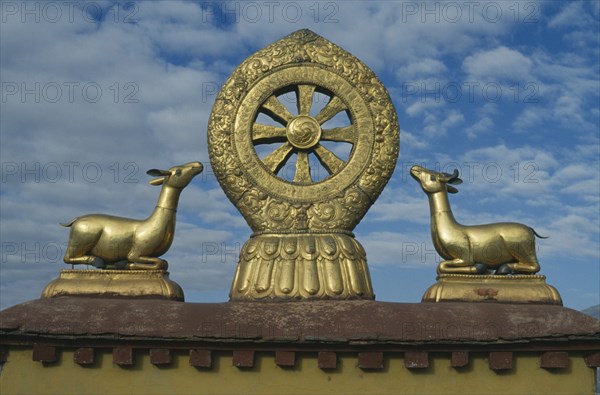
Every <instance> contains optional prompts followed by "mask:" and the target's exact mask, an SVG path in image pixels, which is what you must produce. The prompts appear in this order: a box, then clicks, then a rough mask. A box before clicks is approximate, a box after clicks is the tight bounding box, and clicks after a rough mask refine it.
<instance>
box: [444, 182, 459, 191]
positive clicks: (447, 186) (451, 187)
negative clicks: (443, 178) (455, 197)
mask: <svg viewBox="0 0 600 395" xmlns="http://www.w3.org/2000/svg"><path fill="white" fill-rule="evenodd" d="M446 189H447V190H448V192H450V193H458V189H456V188H454V187H453V186H452V185H448V184H446Z"/></svg>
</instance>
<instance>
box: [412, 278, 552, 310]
mask: <svg viewBox="0 0 600 395" xmlns="http://www.w3.org/2000/svg"><path fill="white" fill-rule="evenodd" d="M437 280H438V282H437V283H435V284H434V285H432V286H431V287H429V289H427V291H426V292H425V295H423V299H422V302H433V303H437V302H498V303H538V304H556V305H560V306H562V299H561V297H560V294H559V293H558V291H557V290H556V288H554V287H553V286H551V285H548V284H546V276H542V275H512V276H508V275H471V274H441V275H439V276H438V277H437Z"/></svg>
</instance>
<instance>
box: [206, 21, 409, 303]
mask: <svg viewBox="0 0 600 395" xmlns="http://www.w3.org/2000/svg"><path fill="white" fill-rule="evenodd" d="M208 143H209V153H210V160H211V164H212V167H213V171H214V173H215V175H216V176H217V179H218V180H219V183H220V184H221V187H222V188H223V190H224V191H225V193H226V195H227V196H228V197H229V199H230V200H231V202H232V203H233V204H234V205H235V206H236V207H237V208H238V210H239V211H240V212H241V213H242V215H243V216H244V218H245V219H246V221H247V222H248V224H249V225H250V227H251V228H252V230H253V231H254V234H253V236H252V238H251V240H250V241H249V242H248V243H246V245H245V246H244V248H243V250H242V253H241V257H240V263H239V266H238V273H237V274H236V279H235V280H234V285H233V287H232V295H231V297H232V299H247V298H250V299H256V298H266V297H269V298H281V297H284V298H290V297H296V298H308V297H336V298H352V297H360V298H373V294H372V290H371V285H370V279H369V276H368V268H367V266H366V258H365V257H364V256H365V254H364V251H363V250H362V247H361V246H360V244H359V243H358V242H357V241H356V240H355V239H354V236H353V235H352V233H351V231H352V230H353V229H354V227H355V226H356V225H357V224H358V223H359V222H360V220H361V219H362V217H363V216H364V215H365V213H366V212H367V210H368V209H369V207H370V206H371V205H372V204H373V203H374V202H375V199H376V198H377V197H378V196H379V194H380V193H381V191H382V190H383V188H384V186H385V184H386V183H387V181H388V180H389V178H390V177H391V175H392V172H393V170H394V168H395V165H396V161H397V158H398V150H399V128H398V122H397V118H396V112H395V110H394V107H393V105H392V102H391V100H390V98H389V95H388V93H387V91H386V89H385V87H384V86H383V84H382V83H381V81H379V79H378V78H377V77H376V76H375V74H374V73H373V72H372V71H371V70H370V69H369V68H368V67H367V66H365V65H364V64H363V63H362V62H361V61H359V60H358V59H357V58H355V57H354V56H353V55H351V54H349V53H348V52H346V51H344V50H343V49H342V48H340V47H338V46H336V45H334V44H332V43H331V42H329V41H327V40H325V39H324V38H322V37H320V36H318V35H317V34H315V33H313V32H311V31H310V30H300V31H297V32H295V33H293V34H291V35H289V36H287V37H285V38H283V39H282V40H280V41H277V42H275V43H273V44H271V45H269V46H268V47H266V48H264V49H262V50H260V51H258V52H257V53H255V54H253V55H252V56H250V57H249V58H248V59H246V60H245V61H244V62H243V63H242V64H241V65H240V66H238V67H237V68H236V70H235V71H234V72H233V74H232V75H231V76H230V78H229V79H228V80H227V81H226V83H225V84H224V86H223V88H222V89H221V91H220V92H219V95H218V96H217V99H216V101H215V105H214V107H213V110H212V113H211V116H210V120H209V127H208ZM361 257H363V258H361ZM330 258H331V259H330ZM323 259H324V260H325V261H327V260H329V261H335V262H336V263H335V264H334V265H333V266H335V267H332V270H329V269H330V268H329V266H327V267H325V266H323V265H322V264H321V263H319V262H321V261H322V260H323ZM284 261H285V262H290V263H289V264H286V263H285V262H284ZM325 261H323V262H325ZM265 262H267V263H265ZM282 262H283V263H282ZM306 262H308V263H306ZM347 262H353V263H347ZM313 263H314V264H313ZM286 265H287V266H286Z"/></svg>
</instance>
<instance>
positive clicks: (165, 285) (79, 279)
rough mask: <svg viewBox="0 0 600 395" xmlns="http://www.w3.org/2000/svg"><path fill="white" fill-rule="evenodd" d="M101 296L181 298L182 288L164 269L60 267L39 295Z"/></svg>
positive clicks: (53, 296) (52, 296)
mask: <svg viewBox="0 0 600 395" xmlns="http://www.w3.org/2000/svg"><path fill="white" fill-rule="evenodd" d="M59 296H103V297H127V298H153V299H168V300H177V301H182V302H183V300H184V296H183V290H182V289H181V287H180V286H179V284H177V283H176V282H174V281H172V280H171V279H169V273H168V272H167V271H165V270H61V272H60V275H59V277H58V278H57V279H55V280H53V281H51V282H50V283H49V284H48V285H46V287H45V288H44V291H42V298H55V297H59Z"/></svg>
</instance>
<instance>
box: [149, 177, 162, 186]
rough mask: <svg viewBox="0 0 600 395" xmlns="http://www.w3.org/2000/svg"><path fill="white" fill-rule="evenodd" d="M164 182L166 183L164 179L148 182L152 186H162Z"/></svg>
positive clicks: (154, 179)
mask: <svg viewBox="0 0 600 395" xmlns="http://www.w3.org/2000/svg"><path fill="white" fill-rule="evenodd" d="M164 181H165V178H164V177H159V178H153V179H152V180H150V181H148V184H150V185H162V183H163V182H164Z"/></svg>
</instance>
